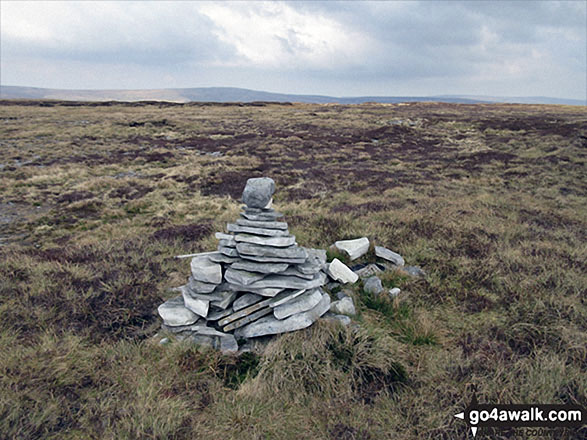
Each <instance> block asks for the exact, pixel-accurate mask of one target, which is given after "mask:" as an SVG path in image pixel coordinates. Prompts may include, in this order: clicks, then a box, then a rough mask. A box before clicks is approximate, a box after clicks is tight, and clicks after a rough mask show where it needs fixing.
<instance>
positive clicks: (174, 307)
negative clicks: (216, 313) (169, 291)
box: [157, 295, 198, 327]
mask: <svg viewBox="0 0 587 440" xmlns="http://www.w3.org/2000/svg"><path fill="white" fill-rule="evenodd" d="M157 311H158V312H159V316H161V318H163V323H164V324H165V325H168V326H170V327H174V326H180V325H190V324H193V323H194V322H196V321H197V320H198V315H196V314H195V313H194V312H192V311H191V310H189V309H188V308H186V306H185V305H184V302H183V297H182V296H181V295H180V296H177V297H175V298H172V299H169V300H167V301H165V302H164V303H163V304H161V305H160V306H159V307H158V308H157Z"/></svg>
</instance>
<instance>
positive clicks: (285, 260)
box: [241, 254, 306, 264]
mask: <svg viewBox="0 0 587 440" xmlns="http://www.w3.org/2000/svg"><path fill="white" fill-rule="evenodd" d="M241 257H242V258H243V259H245V260H249V261H255V262H257V263H285V264H303V263H304V262H305V261H306V259H305V258H280V257H264V256H261V255H245V254H242V255H241Z"/></svg>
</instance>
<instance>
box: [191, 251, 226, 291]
mask: <svg viewBox="0 0 587 440" xmlns="http://www.w3.org/2000/svg"><path fill="white" fill-rule="evenodd" d="M191 268H192V276H193V277H194V279H195V280H196V281H201V282H203V283H210V284H220V283H221V282H222V267H221V266H220V264H218V263H215V262H213V261H211V260H210V258H209V256H207V255H205V256H198V257H194V258H192V262H191Z"/></svg>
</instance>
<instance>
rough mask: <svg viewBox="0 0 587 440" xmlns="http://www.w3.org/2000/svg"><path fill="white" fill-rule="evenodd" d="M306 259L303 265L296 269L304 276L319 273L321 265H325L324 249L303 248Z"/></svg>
mask: <svg viewBox="0 0 587 440" xmlns="http://www.w3.org/2000/svg"><path fill="white" fill-rule="evenodd" d="M304 249H305V250H306V253H307V254H308V258H307V259H306V261H305V262H304V263H303V264H300V265H298V266H296V269H297V270H299V271H300V272H302V273H304V274H314V273H316V272H319V271H320V269H321V268H322V265H323V264H324V263H326V251H325V250H324V249H312V248H304Z"/></svg>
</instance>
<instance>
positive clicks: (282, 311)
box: [273, 289, 322, 319]
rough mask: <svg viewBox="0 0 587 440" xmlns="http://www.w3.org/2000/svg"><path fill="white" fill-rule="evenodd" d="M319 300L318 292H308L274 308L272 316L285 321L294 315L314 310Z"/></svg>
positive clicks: (320, 295)
mask: <svg viewBox="0 0 587 440" xmlns="http://www.w3.org/2000/svg"><path fill="white" fill-rule="evenodd" d="M321 299H322V294H321V293H320V291H319V290H317V289H314V290H310V291H308V292H306V293H304V294H303V295H301V296H299V297H298V298H296V299H294V300H292V301H288V302H286V303H285V304H282V305H280V306H277V307H275V308H274V309H273V316H275V317H276V318H277V319H285V318H287V317H288V316H291V315H295V314H296V313H301V312H306V311H308V310H310V309H312V308H314V307H315V306H316V304H318V303H319V302H320V300H321Z"/></svg>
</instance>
